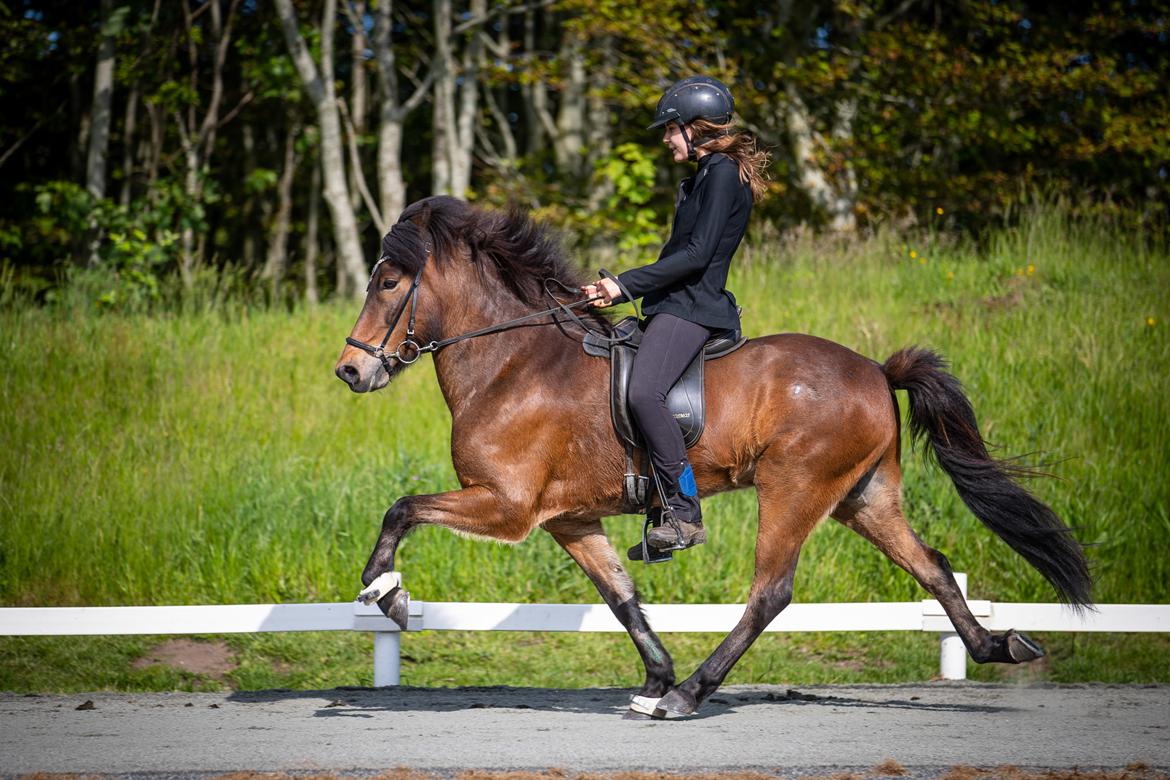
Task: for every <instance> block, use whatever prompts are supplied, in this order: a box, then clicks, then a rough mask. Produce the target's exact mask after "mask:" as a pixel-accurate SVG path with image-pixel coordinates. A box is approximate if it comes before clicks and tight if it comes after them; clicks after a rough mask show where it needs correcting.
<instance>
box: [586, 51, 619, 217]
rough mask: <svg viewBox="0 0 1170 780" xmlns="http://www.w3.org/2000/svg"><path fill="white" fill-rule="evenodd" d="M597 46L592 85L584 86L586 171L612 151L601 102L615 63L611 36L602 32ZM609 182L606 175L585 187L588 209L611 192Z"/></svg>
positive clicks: (607, 117)
mask: <svg viewBox="0 0 1170 780" xmlns="http://www.w3.org/2000/svg"><path fill="white" fill-rule="evenodd" d="M598 47H599V49H600V57H599V60H600V63H601V64H600V67H599V69H598V71H597V73H596V74H594V77H593V78H591V79H589V82H590V83H591V84H592V85H593V86H592V88H591V89H589V90H588V97H587V98H586V104H587V106H588V110H589V122H588V126H587V130H586V135H587V136H588V139H589V141H588V150H587V153H586V161H585V162H586V166H585V167H586V171H585V174H586V175H589V174H590V173H591V172H592V171H593V170H594V167H593V165H594V163H596V162H597V161H598V160H600V159H602V158H604V157H606V156H607V155H608V154H609V153H610V152H611V151H613V137H612V134H613V122H612V121H611V119H610V112H609V106H608V105H607V104H606V102H605V96H604V94H603V93H602V91H601V86H599V85H603V84H609V83H610V81H611V80H612V78H613V69H614V65H615V62H614V60H615V54H614V48H613V38H612V37H611V36H608V35H606V36H604V37H603V38H602V39H601V41H599V43H598ZM613 191H614V189H613V182H612V181H610V180H609V178H605V179H603V180H602V181H601V182H599V183H597V184H594V185H592V186H591V187H590V188H589V194H588V199H587V202H588V204H589V208H590V209H591V210H594V211H596V210H598V209H600V208H601V206H602V204H603V203H605V200H606V199H607V198H608V197H609V196H610V195H612V194H613Z"/></svg>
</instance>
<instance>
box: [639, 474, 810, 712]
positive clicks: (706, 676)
mask: <svg viewBox="0 0 1170 780" xmlns="http://www.w3.org/2000/svg"><path fill="white" fill-rule="evenodd" d="M799 468H800V467H799V465H796V464H792V465H790V466H789V467H787V468H786V469H784V470H781V469H780V468H778V467H776V466H774V465H773V464H769V463H764V462H762V463H761V464H760V465H759V466H758V467H757V469H756V488H757V491H758V500H759V508H760V527H759V532H758V535H757V538H756V572H755V577H754V578H753V579H752V587H751V592H750V593H749V594H748V601H747V606H746V608H745V609H744V613H743V617H741V618H740V619H739V622H738V623H736V625H735V628H733V629H732V630H731V633H730V634H728V635H727V637H726V638H725V639H724V640H723V641H722V642H721V643H720V644H719V647H718V648H716V650H715V652H714V653H712V654H711V655H710V656H709V657H708V658H707V660H705V661H703V663H702V665H700V666H699V668H698V669H697V670H696V671H695V673H694V674H692V675H691V676H690V677H689V678H687V679H686V680H685V681H683V682H682V683H680V684H679V685H678V686H676V687H675V688H674V689H673V690H671V691H670V693H668V694H667V695H666V696H664V697H663V698H662V700H661V701H659V702H658V709H659V710H662V711H664V712H666V713H672V714H675V715H690V714H691V713H693V712H695V711H696V710H697V709H698V708H699V705H700V704H702V703H703V701H704V700H705V699H706V698H707V697H708V696H710V695H711V694H712V693H714V692H715V691H716V690H717V689H718V688H719V686H720V685H721V684H722V683H723V680H724V678H725V677H727V674H728V672H730V671H731V668H732V667H733V666H735V664H736V662H737V661H739V659H740V658H741V657H743V654H744V653H745V652H747V649H748V648H749V647H751V645H752V643H753V642H755V641H756V639H757V638H758V637H759V635H760V634H761V633H763V631H764V629H765V628H767V627H768V624H769V623H771V622H772V621H773V620H774V619H775V618H776V616H777V615H779V614H780V612H781V611H782V610H783V609H784V608H785V607H787V606H788V604H789V603H790V602H791V601H792V583H793V579H794V577H795V576H796V563H797V560H798V558H799V556H800V548H801V546H802V545H803V544H804V540H805V539H806V538H807V537H808V534H809V532H811V531H812V529H813V527H815V526H816V524H817V522H818V521H819V520H820V519H821V518H822V517H824V516H825V515H826V514H827V513H828V510H829V509H830V506H825V505H824V504H823V503H821V502H820V500H819V499H818V498H817V497H818V496H819V495H822V493H821V492H819V491H815V490H812V489H811V486H812V485H813V484H814V482H815V480H813V479H811V477H810V476H809V475H803V474H800V473H798V470H799Z"/></svg>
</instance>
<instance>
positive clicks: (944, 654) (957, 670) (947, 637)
mask: <svg viewBox="0 0 1170 780" xmlns="http://www.w3.org/2000/svg"><path fill="white" fill-rule="evenodd" d="M955 582H957V583H958V584H959V590H960V591H962V593H963V599H964V600H965V599H966V598H967V575H966V574H962V573H959V572H956V573H955ZM938 673H939V676H940V677H942V678H943V679H944V680H966V679H967V648H966V646H964V645H963V640H962V639H960V638H959V635H958V634H956V633H955V632H954V631H947V632H945V633H943V634H942V635H941V636H940V640H939V659H938Z"/></svg>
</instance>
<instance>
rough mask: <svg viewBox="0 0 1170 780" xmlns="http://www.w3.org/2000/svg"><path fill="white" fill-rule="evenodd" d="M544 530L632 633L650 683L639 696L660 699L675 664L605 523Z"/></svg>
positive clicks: (553, 524)
mask: <svg viewBox="0 0 1170 780" xmlns="http://www.w3.org/2000/svg"><path fill="white" fill-rule="evenodd" d="M544 528H545V530H547V531H548V532H549V533H550V534H552V537H553V538H554V539H556V540H557V544H559V545H560V546H561V547H563V548H564V549H565V552H567V553H568V554H569V555H570V556H572V558H573V560H575V561H576V562H577V564H578V565H579V566H580V567H581V568H582V569H583V570H584V571H585V574H587V575H588V576H589V579H590V580H592V581H593V584H594V585H595V586H596V587H597V591H598V592H599V593H600V594H601V597H602V598H603V599H605V603H606V604H608V605H609V608H610V609H611V610H613V614H614V615H615V616H616V617H617V619H618V620H619V621H620V622H621V624H622V625H623V626H625V629H626V631H627V632H629V634H630V639H632V640H633V642H634V646H635V647H636V648H638V654H639V655H640V656H642V663H643V664H645V666H646V683H645V684H644V685H643V686H642V690H641V691H640V692H639V695H641V696H645V697H647V698H652V699H658V698H660V697H661V696H662V695H663V694H665V693H666V692H667V691H668V690H669V689H670V686H672V685H674V662H673V661H672V660H671V658H670V654H669V653H667V652H666V648H664V647H663V646H662V642H661V641H659V639H658V636H657V635H656V634H655V633H654V631H653V630H652V629H651V628H650V624H649V623H647V622H646V616H645V615H644V614H642V608H641V605H640V604H639V603H638V594H637V592H636V591H635V589H634V583H633V581H632V580H631V579H630V575H629V574H627V573H626V570H625V568H624V567H623V566H622V563H621V561H620V560H619V559H618V557H617V554H616V553H615V552H614V550H613V546H612V545H611V544H610V543H609V539H608V538H607V537H606V535H605V529H604V528H603V527H602V525H601V521H600V520H591V521H589V520H586V521H580V520H552V521H550V522H548V523H545V525H544Z"/></svg>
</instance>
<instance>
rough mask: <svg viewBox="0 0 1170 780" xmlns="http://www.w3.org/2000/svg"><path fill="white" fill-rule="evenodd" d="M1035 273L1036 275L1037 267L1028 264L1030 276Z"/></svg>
mask: <svg viewBox="0 0 1170 780" xmlns="http://www.w3.org/2000/svg"><path fill="white" fill-rule="evenodd" d="M1034 273H1036V266H1034V265H1032V264H1031V263H1028V276H1031V275H1032V274H1034Z"/></svg>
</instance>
